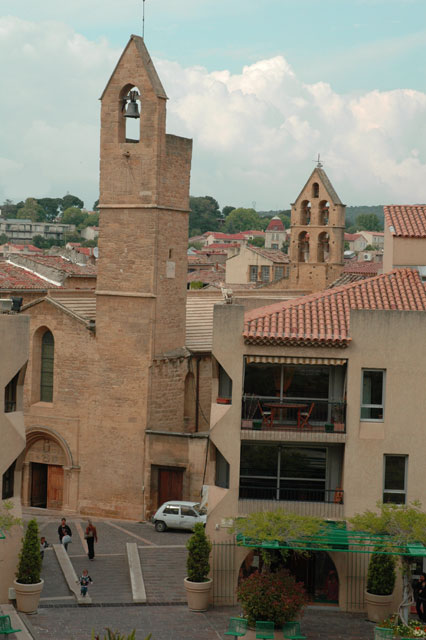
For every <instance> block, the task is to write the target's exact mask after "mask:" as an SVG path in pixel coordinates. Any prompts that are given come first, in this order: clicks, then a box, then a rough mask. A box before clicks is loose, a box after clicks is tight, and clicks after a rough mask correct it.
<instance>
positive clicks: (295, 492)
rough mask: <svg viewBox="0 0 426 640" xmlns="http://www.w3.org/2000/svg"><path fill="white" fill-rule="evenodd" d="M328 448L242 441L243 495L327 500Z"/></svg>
mask: <svg viewBox="0 0 426 640" xmlns="http://www.w3.org/2000/svg"><path fill="white" fill-rule="evenodd" d="M326 470H327V449H326V448H325V447H293V446H288V447H277V446H274V445H263V444H242V446H241V463H240V498H249V499H258V500H299V501H300V500H307V501H314V502H323V501H326V493H327V492H326V491H325V488H326Z"/></svg>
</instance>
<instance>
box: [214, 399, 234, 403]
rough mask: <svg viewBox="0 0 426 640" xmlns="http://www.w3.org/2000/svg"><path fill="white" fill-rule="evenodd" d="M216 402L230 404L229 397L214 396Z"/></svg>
mask: <svg viewBox="0 0 426 640" xmlns="http://www.w3.org/2000/svg"><path fill="white" fill-rule="evenodd" d="M216 404H231V398H216Z"/></svg>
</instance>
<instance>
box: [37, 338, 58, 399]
mask: <svg viewBox="0 0 426 640" xmlns="http://www.w3.org/2000/svg"><path fill="white" fill-rule="evenodd" d="M54 352H55V341H54V339H53V334H52V332H51V331H49V330H47V331H45V332H44V334H43V337H42V339H41V367H40V400H41V402H52V401H53V361H54Z"/></svg>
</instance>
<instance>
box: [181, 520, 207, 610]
mask: <svg viewBox="0 0 426 640" xmlns="http://www.w3.org/2000/svg"><path fill="white" fill-rule="evenodd" d="M186 548H187V549H188V557H187V560H186V568H187V572H188V575H187V577H186V578H185V579H184V586H185V590H186V597H187V600H188V607H189V609H190V610H191V611H207V608H208V603H209V595H210V589H211V586H212V583H213V580H212V579H211V578H209V577H208V575H209V572H210V564H209V558H210V552H211V550H212V545H211V542H210V540H209V539H208V537H207V536H206V532H205V530H204V525H203V524H202V523H201V522H197V524H196V525H195V526H194V533H193V534H192V536H191V537H190V539H189V540H188V542H187V545H186Z"/></svg>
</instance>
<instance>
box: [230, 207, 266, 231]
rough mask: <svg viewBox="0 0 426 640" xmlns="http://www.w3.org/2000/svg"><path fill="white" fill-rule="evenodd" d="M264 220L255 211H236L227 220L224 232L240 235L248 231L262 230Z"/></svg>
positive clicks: (242, 209) (240, 209)
mask: <svg viewBox="0 0 426 640" xmlns="http://www.w3.org/2000/svg"><path fill="white" fill-rule="evenodd" d="M262 226H263V224H262V219H261V218H260V216H259V214H258V213H257V212H256V211H255V210H254V209H244V208H242V207H240V208H239V209H234V210H233V211H231V213H230V214H229V215H228V217H227V218H226V220H225V225H224V230H225V231H226V232H227V233H238V232H239V231H247V229H259V230H261V229H262Z"/></svg>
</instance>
